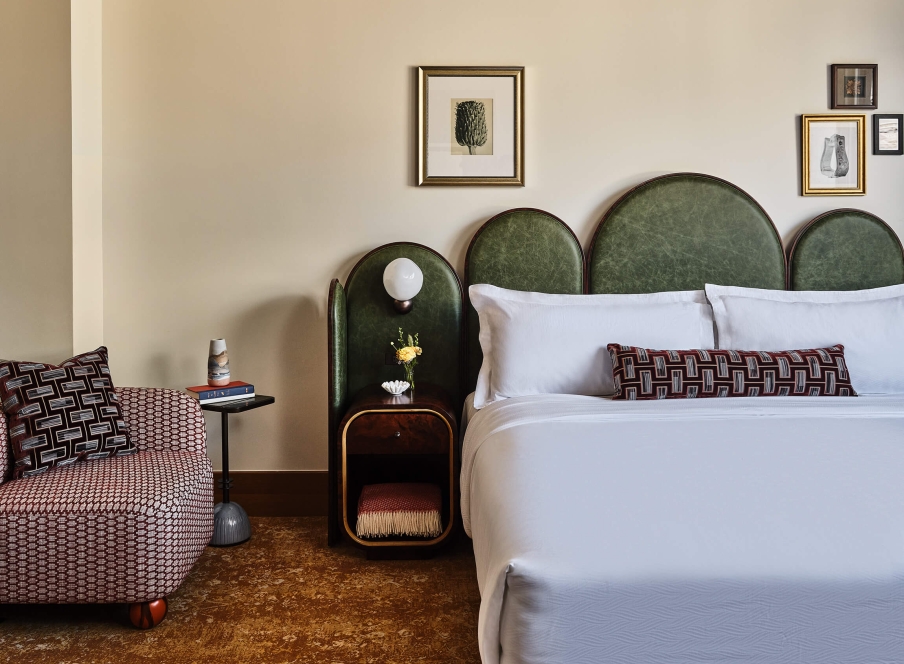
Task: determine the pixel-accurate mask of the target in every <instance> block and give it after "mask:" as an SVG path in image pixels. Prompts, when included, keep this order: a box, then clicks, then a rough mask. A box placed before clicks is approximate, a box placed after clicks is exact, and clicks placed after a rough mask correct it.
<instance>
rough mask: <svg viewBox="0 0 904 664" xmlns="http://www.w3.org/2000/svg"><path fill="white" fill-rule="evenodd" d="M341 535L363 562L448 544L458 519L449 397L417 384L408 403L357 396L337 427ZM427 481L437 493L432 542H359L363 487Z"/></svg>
mask: <svg viewBox="0 0 904 664" xmlns="http://www.w3.org/2000/svg"><path fill="white" fill-rule="evenodd" d="M336 443H337V446H338V450H337V456H338V459H339V464H338V466H339V467H338V471H339V473H338V474H339V477H338V478H337V479H338V482H337V488H338V492H339V496H338V499H339V515H338V518H339V530H340V532H342V533H343V534H344V536H345V537H346V538H347V539H349V540H351V541H352V542H354V543H355V544H357V545H358V546H360V547H363V548H364V549H366V550H367V555H368V557H369V558H403V557H404V558H407V557H419V556H426V555H431V554H432V553H434V552H435V551H436V550H437V549H438V548H439V547H440V546H442V545H443V544H445V543H447V542H448V541H449V540H450V539H451V535H452V534H453V532H454V530H455V524H456V521H457V520H458V474H459V458H458V420H457V418H456V417H455V411H454V407H453V405H452V400H451V399H450V398H449V395H448V394H446V393H445V392H444V391H443V390H442V389H440V388H439V387H436V386H434V385H429V384H418V385H417V389H416V390H415V393H414V396H411V395H410V393H408V392H406V393H405V394H403V395H401V396H393V395H391V394H387V393H386V392H385V391H384V390H383V388H381V387H380V386H379V385H372V386H369V387H366V388H364V389H363V390H361V391H360V392H359V393H358V394H357V395H355V398H354V400H353V401H352V403H351V406H350V407H349V409H348V412H347V413H346V414H345V417H343V418H342V421H341V422H340V423H339V429H338V432H337V436H336ZM386 482H427V483H430V484H436V485H437V486H439V487H440V492H441V494H442V500H443V506H442V512H441V516H442V523H443V532H442V533H441V534H440V535H439V536H438V537H434V538H424V537H397V538H386V537H381V538H372V539H363V538H360V537H358V536H357V535H356V534H355V525H356V521H357V512H358V498H359V496H360V495H361V489H362V488H363V487H364V486H365V485H367V484H382V483H386Z"/></svg>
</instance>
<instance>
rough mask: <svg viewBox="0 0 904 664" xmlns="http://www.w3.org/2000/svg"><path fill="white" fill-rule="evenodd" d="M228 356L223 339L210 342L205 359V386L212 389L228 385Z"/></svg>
mask: <svg viewBox="0 0 904 664" xmlns="http://www.w3.org/2000/svg"><path fill="white" fill-rule="evenodd" d="M230 380H231V377H230V374H229V355H228V354H227V352H226V340H225V339H211V340H210V354H209V355H208V357H207V384H208V385H213V386H214V387H222V386H223V385H229V381H230Z"/></svg>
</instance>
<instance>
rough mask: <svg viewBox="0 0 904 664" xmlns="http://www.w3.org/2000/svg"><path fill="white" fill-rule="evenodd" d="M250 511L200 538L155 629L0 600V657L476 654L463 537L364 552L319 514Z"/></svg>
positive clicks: (98, 610)
mask: <svg viewBox="0 0 904 664" xmlns="http://www.w3.org/2000/svg"><path fill="white" fill-rule="evenodd" d="M251 521H252V528H253V533H254V535H253V537H252V538H251V541H250V542H248V543H246V544H242V545H240V546H237V547H230V548H219V549H218V548H211V547H208V548H207V550H206V551H205V552H204V555H203V556H201V559H200V560H199V561H198V564H197V565H196V566H195V568H194V569H193V570H192V572H191V574H190V575H189V577H188V579H187V580H186V581H185V583H184V584H183V585H182V587H181V588H180V589H179V590H178V591H176V592H175V593H174V594H173V595H171V596H170V597H169V613H168V615H167V617H166V620H164V621H163V623H162V624H160V625H159V626H158V627H156V628H155V629H152V630H149V631H146V632H141V631H138V630H135V629H133V628H132V627H131V626H130V625H129V624H128V620H127V618H126V617H125V611H124V609H123V607H118V606H104V605H100V606H98V605H72V606H35V605H5V606H0V616H2V618H3V622H0V661H15V662H41V663H44V662H47V663H48V664H51V663H52V664H58V663H61V662H67V663H73V664H74V663H85V664H87V663H91V664H106V663H111V664H127V663H129V662H150V661H153V662H164V663H169V662H172V663H174V664H181V663H189V662H199V663H200V662H218V663H220V664H232V663H234V662H250V663H252V664H265V663H267V664H269V663H270V662H279V663H287V664H288V663H291V662H317V663H332V662H341V663H343V664H351V663H362V664H363V663H368V664H369V663H371V662H425V663H426V662H444V663H445V662H474V663H477V662H479V661H480V657H479V655H478V652H477V610H478V605H479V602H480V597H479V594H478V591H477V578H476V575H475V571H474V555H473V552H472V550H471V547H470V540H468V539H467V538H466V537H464V536H462V537H461V538H460V540H459V542H458V544H456V546H455V547H453V548H452V549H451V550H450V551H448V552H446V553H443V554H440V555H439V556H437V557H435V558H432V559H430V560H413V561H368V560H366V559H365V558H364V555H363V553H362V552H361V551H359V550H358V549H355V548H352V547H351V546H347V545H343V546H340V547H337V548H335V549H330V548H329V547H327V546H326V519H324V518H319V517H310V518H252V519H251ZM3 658H6V659H5V660H4V659H3Z"/></svg>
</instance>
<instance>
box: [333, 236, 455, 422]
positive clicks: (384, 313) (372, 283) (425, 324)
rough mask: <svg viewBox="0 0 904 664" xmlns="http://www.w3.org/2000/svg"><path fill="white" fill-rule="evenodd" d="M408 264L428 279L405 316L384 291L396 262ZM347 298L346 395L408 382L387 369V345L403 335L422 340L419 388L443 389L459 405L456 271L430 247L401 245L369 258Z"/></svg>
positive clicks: (417, 375)
mask: <svg viewBox="0 0 904 664" xmlns="http://www.w3.org/2000/svg"><path fill="white" fill-rule="evenodd" d="M401 257H405V258H410V259H411V260H413V261H414V262H415V263H417V265H418V267H420V268H421V271H422V272H423V273H424V285H423V288H422V289H421V292H420V293H419V294H418V295H417V297H415V298H414V300H413V303H414V307H413V308H412V310H411V311H410V312H409V313H407V314H399V313H398V312H396V310H395V309H394V308H393V305H392V298H390V297H389V295H388V294H387V293H386V290H385V289H384V288H383V270H384V269H385V268H386V266H387V265H388V264H389V262H390V261H392V260H395V259H396V258H401ZM345 289H346V294H347V297H348V306H347V308H348V394H349V395H354V394H355V393H356V392H358V390H360V389H361V388H362V387H364V386H366V385H370V384H373V383H382V382H384V381H387V380H404V378H405V372H404V370H403V369H402V367H400V366H398V365H386V364H385V356H386V353H387V352H392V347H391V346H390V345H389V343H390V342H391V341H395V340H396V339H398V336H399V334H398V332H399V327H402V328H404V330H405V333H406V334H408V333H411V334H414V333H415V332H417V333H419V334H420V344H421V347H422V348H423V349H424V354H423V355H422V356H421V357H420V358H419V359H418V366H417V368H416V369H415V372H414V377H415V384H416V383H417V382H420V381H423V382H426V383H433V384H435V385H439V386H440V387H442V388H444V389H445V390H446V391H447V392H448V393H449V395H450V396H451V397H452V399H453V400H454V401H455V403H456V404H457V405H458V404H460V403H461V399H460V390H461V358H462V348H461V345H462V344H461V340H462V324H463V320H462V292H461V283H460V282H459V281H458V276H457V275H456V274H455V271H454V270H453V269H452V268H451V267H450V266H449V264H448V263H447V262H446V261H445V259H444V258H443V257H442V256H440V255H439V254H437V253H436V252H434V251H433V250H431V249H428V248H427V247H422V246H420V245H416V244H409V243H406V242H399V243H396V244H389V245H385V246H383V247H380V248H379V249H376V250H375V251H373V252H371V253H370V254H368V255H367V256H365V257H364V258H363V259H361V261H360V262H359V263H358V265H357V266H355V269H354V270H352V273H351V275H349V278H348V282H347V283H346V285H345Z"/></svg>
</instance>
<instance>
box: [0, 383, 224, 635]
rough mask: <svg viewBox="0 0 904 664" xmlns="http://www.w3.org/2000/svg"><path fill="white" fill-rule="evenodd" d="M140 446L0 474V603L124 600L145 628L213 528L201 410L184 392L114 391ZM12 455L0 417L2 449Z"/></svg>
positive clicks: (161, 612) (210, 477) (159, 617)
mask: <svg viewBox="0 0 904 664" xmlns="http://www.w3.org/2000/svg"><path fill="white" fill-rule="evenodd" d="M117 392H118V394H119V397H120V403H121V404H122V408H123V415H124V418H125V420H126V423H127V425H128V427H129V432H130V435H131V437H132V439H133V441H134V442H135V445H136V446H137V447H138V449H139V452H138V453H137V454H133V455H130V456H122V457H116V458H111V459H104V460H100V461H88V462H81V463H76V464H73V465H70V466H66V467H61V468H54V469H53V470H51V471H50V472H47V473H44V474H42V475H39V476H37V477H32V478H28V479H21V480H16V481H9V478H10V477H11V468H12V458H11V457H9V458H8V462H7V464H6V467H5V469H4V470H5V472H4V473H3V475H2V478H0V578H2V579H3V582H2V583H0V603H12V604H15V603H23V604H49V603H67V604H68V603H94V602H97V603H101V602H116V603H128V604H130V605H131V607H130V611H129V614H130V617H131V619H132V622H133V624H135V625H136V627H142V628H148V627H153V626H155V625H156V624H158V623H159V622H160V620H162V619H163V617H164V616H165V614H166V596H167V595H169V594H170V593H172V592H173V591H174V590H176V589H177V588H178V587H179V585H180V584H181V583H182V581H183V580H184V579H185V577H186V576H187V575H188V572H189V571H190V570H191V568H192V565H194V563H195V562H196V561H197V559H198V557H199V556H200V555H201V552H202V551H203V550H204V547H205V546H206V545H207V543H208V542H209V541H210V537H211V534H212V533H213V473H212V470H211V465H210V461H209V460H208V458H207V454H206V434H205V428H204V417H203V415H202V413H201V409H200V407H199V406H198V403H197V402H196V401H195V400H194V399H192V398H191V397H189V396H188V395H186V394H182V393H180V392H175V391H172V390H164V389H145V388H120V389H118V390H117ZM2 449H6V450H7V455H9V451H8V450H9V444H8V439H7V427H6V418H5V417H3V416H2V415H0V450H2Z"/></svg>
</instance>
